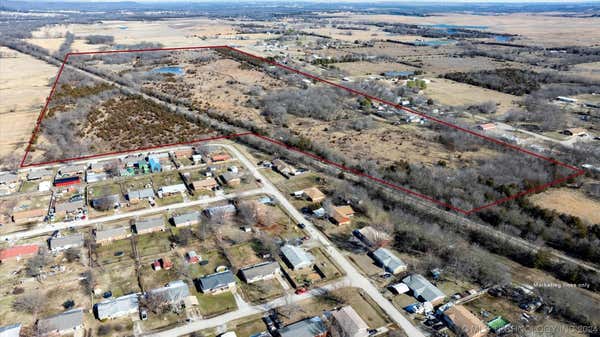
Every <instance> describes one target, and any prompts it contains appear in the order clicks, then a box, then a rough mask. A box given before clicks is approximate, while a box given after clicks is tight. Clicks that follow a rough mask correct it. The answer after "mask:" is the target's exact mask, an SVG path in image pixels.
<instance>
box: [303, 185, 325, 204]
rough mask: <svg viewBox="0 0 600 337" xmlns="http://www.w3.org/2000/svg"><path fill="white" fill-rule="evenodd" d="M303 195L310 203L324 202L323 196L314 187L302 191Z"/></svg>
mask: <svg viewBox="0 0 600 337" xmlns="http://www.w3.org/2000/svg"><path fill="white" fill-rule="evenodd" d="M304 195H305V196H306V198H307V199H308V201H311V202H321V201H323V200H325V194H323V192H321V191H320V190H319V189H318V188H316V187H310V188H307V189H305V190H304Z"/></svg>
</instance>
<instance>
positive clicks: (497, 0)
mask: <svg viewBox="0 0 600 337" xmlns="http://www.w3.org/2000/svg"><path fill="white" fill-rule="evenodd" d="M25 1H39V0H25ZM45 1H49V2H122V1H132V2H163V3H169V2H179V3H181V2H288V1H286V0H45ZM289 2H317V3H318V2H323V3H344V2H362V3H367V2H372V3H377V2H379V3H382V2H383V3H394V2H396V3H419V2H423V3H432V2H433V3H435V2H442V3H450V2H457V3H460V2H479V3H534V2H537V3H540V2H552V3H557V2H559V3H567V2H568V3H577V2H582V3H585V2H587V3H589V2H598V3H600V0H528V1H520V0H437V1H436V0H423V1H420V0H334V1H331V0H292V1H289Z"/></svg>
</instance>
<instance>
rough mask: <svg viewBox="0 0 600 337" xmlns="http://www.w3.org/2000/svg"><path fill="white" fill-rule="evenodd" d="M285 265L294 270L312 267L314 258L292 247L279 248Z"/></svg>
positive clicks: (302, 250)
mask: <svg viewBox="0 0 600 337" xmlns="http://www.w3.org/2000/svg"><path fill="white" fill-rule="evenodd" d="M281 253H282V254H283V257H284V258H285V260H286V262H287V264H288V265H289V266H290V267H291V268H292V269H294V270H297V269H304V268H309V267H312V265H313V263H314V260H315V257H314V256H312V254H310V253H308V252H307V251H305V250H304V249H302V248H300V247H296V246H292V245H289V244H288V245H285V246H283V247H281Z"/></svg>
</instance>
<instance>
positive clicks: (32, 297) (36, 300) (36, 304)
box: [12, 291, 46, 317]
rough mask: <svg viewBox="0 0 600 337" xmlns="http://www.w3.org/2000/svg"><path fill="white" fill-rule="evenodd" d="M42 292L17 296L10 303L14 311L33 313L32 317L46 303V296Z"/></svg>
mask: <svg viewBox="0 0 600 337" xmlns="http://www.w3.org/2000/svg"><path fill="white" fill-rule="evenodd" d="M42 294H43V292H40V291H38V292H32V293H30V294H25V295H23V296H19V297H17V298H16V299H15V301H14V302H13V304H12V308H13V309H14V310H15V311H19V312H24V313H28V314H31V315H33V316H34V317H35V316H37V314H38V313H39V312H40V311H41V310H42V308H43V307H44V304H45V303H46V297H45V296H44V295H42Z"/></svg>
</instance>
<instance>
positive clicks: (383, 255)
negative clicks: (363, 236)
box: [373, 248, 406, 274]
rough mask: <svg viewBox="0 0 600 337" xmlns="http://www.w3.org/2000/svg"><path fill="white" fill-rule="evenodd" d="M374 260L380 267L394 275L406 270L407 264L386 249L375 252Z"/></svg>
mask: <svg viewBox="0 0 600 337" xmlns="http://www.w3.org/2000/svg"><path fill="white" fill-rule="evenodd" d="M373 259H374V260H375V262H377V264H378V265H380V266H381V267H383V268H384V269H385V270H386V271H388V272H390V273H392V274H398V273H400V272H403V271H405V270H406V263H404V262H402V260H400V258H399V257H397V256H396V255H394V253H392V252H391V251H390V250H388V249H386V248H379V249H377V250H376V251H374V252H373Z"/></svg>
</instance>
